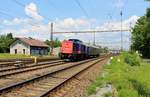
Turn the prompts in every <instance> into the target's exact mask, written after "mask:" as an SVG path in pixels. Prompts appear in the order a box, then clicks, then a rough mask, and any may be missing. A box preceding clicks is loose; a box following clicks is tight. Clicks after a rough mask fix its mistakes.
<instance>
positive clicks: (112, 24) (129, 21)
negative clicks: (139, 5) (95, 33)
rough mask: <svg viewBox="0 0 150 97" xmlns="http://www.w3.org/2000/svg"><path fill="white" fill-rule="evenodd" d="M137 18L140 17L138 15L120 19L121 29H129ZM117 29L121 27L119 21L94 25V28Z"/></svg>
mask: <svg viewBox="0 0 150 97" xmlns="http://www.w3.org/2000/svg"><path fill="white" fill-rule="evenodd" d="M139 18H140V17H138V16H131V17H130V18H129V19H127V20H124V21H122V29H123V30H129V29H130V27H133V26H134V25H135V23H136V22H137V20H138V19H139ZM119 29H121V22H120V21H119V22H118V21H115V22H109V23H104V24H103V25H101V26H97V27H96V30H119Z"/></svg>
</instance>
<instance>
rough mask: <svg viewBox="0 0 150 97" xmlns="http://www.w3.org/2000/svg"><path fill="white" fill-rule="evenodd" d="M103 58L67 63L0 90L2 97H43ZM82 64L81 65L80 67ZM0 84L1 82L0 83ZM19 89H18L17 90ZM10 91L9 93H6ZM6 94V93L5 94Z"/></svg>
mask: <svg viewBox="0 0 150 97" xmlns="http://www.w3.org/2000/svg"><path fill="white" fill-rule="evenodd" d="M103 59H105V58H101V59H97V60H95V59H89V60H84V61H81V62H75V63H74V64H73V63H67V64H65V65H61V66H58V67H59V68H58V67H57V69H56V68H55V69H54V68H53V69H51V71H49V72H45V73H42V74H41V73H40V74H41V75H38V76H34V77H32V78H30V79H29V78H28V79H27V80H23V81H20V82H18V83H15V84H10V85H7V86H4V87H2V88H0V93H1V96H2V97H16V96H17V97H38V96H39V97H44V96H45V95H47V94H48V93H49V92H51V91H52V90H54V89H55V88H57V87H59V86H60V85H62V84H63V83H64V82H66V81H67V80H69V79H70V78H72V77H74V76H75V75H77V74H79V73H80V72H82V71H84V70H86V69H87V68H89V67H90V66H92V65H94V64H97V63H98V62H100V61H102V60H103ZM81 64H82V65H81ZM0 82H1V81H0ZM18 87H19V88H18ZM8 91H11V92H8ZM7 92H8V93H7Z"/></svg>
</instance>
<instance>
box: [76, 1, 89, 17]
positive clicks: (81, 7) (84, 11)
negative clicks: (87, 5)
mask: <svg viewBox="0 0 150 97" xmlns="http://www.w3.org/2000/svg"><path fill="white" fill-rule="evenodd" d="M75 2H76V3H77V5H78V6H79V7H80V9H81V10H82V11H83V13H84V14H85V15H86V16H87V17H88V18H89V15H88V13H87V11H86V10H85V9H84V7H83V6H82V5H81V4H80V2H79V1H78V0H75Z"/></svg>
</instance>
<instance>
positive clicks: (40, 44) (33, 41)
mask: <svg viewBox="0 0 150 97" xmlns="http://www.w3.org/2000/svg"><path fill="white" fill-rule="evenodd" d="M17 39H19V40H21V41H23V42H25V43H26V44H28V45H30V46H38V47H48V45H47V44H46V43H44V42H43V41H40V40H37V39H32V38H17Z"/></svg>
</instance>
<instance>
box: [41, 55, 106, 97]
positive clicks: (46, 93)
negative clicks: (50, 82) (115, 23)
mask: <svg viewBox="0 0 150 97" xmlns="http://www.w3.org/2000/svg"><path fill="white" fill-rule="evenodd" d="M104 59H105V58H101V59H99V60H98V61H96V62H94V63H92V64H90V65H89V66H88V67H86V68H84V69H82V70H80V71H79V72H77V73H75V74H74V75H72V76H71V77H69V78H67V79H65V80H64V81H63V82H62V83H59V84H57V85H56V86H55V87H53V88H51V89H50V90H48V91H46V92H44V93H43V94H41V95H39V96H38V97H46V96H47V95H48V94H49V93H50V92H52V91H53V90H55V89H56V88H58V87H60V86H61V85H63V84H64V83H66V82H67V81H69V80H70V79H72V78H73V77H75V76H77V75H78V74H80V73H82V72H83V71H85V70H87V69H88V68H90V67H92V66H93V65H95V64H97V63H99V62H100V61H102V60H104Z"/></svg>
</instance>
